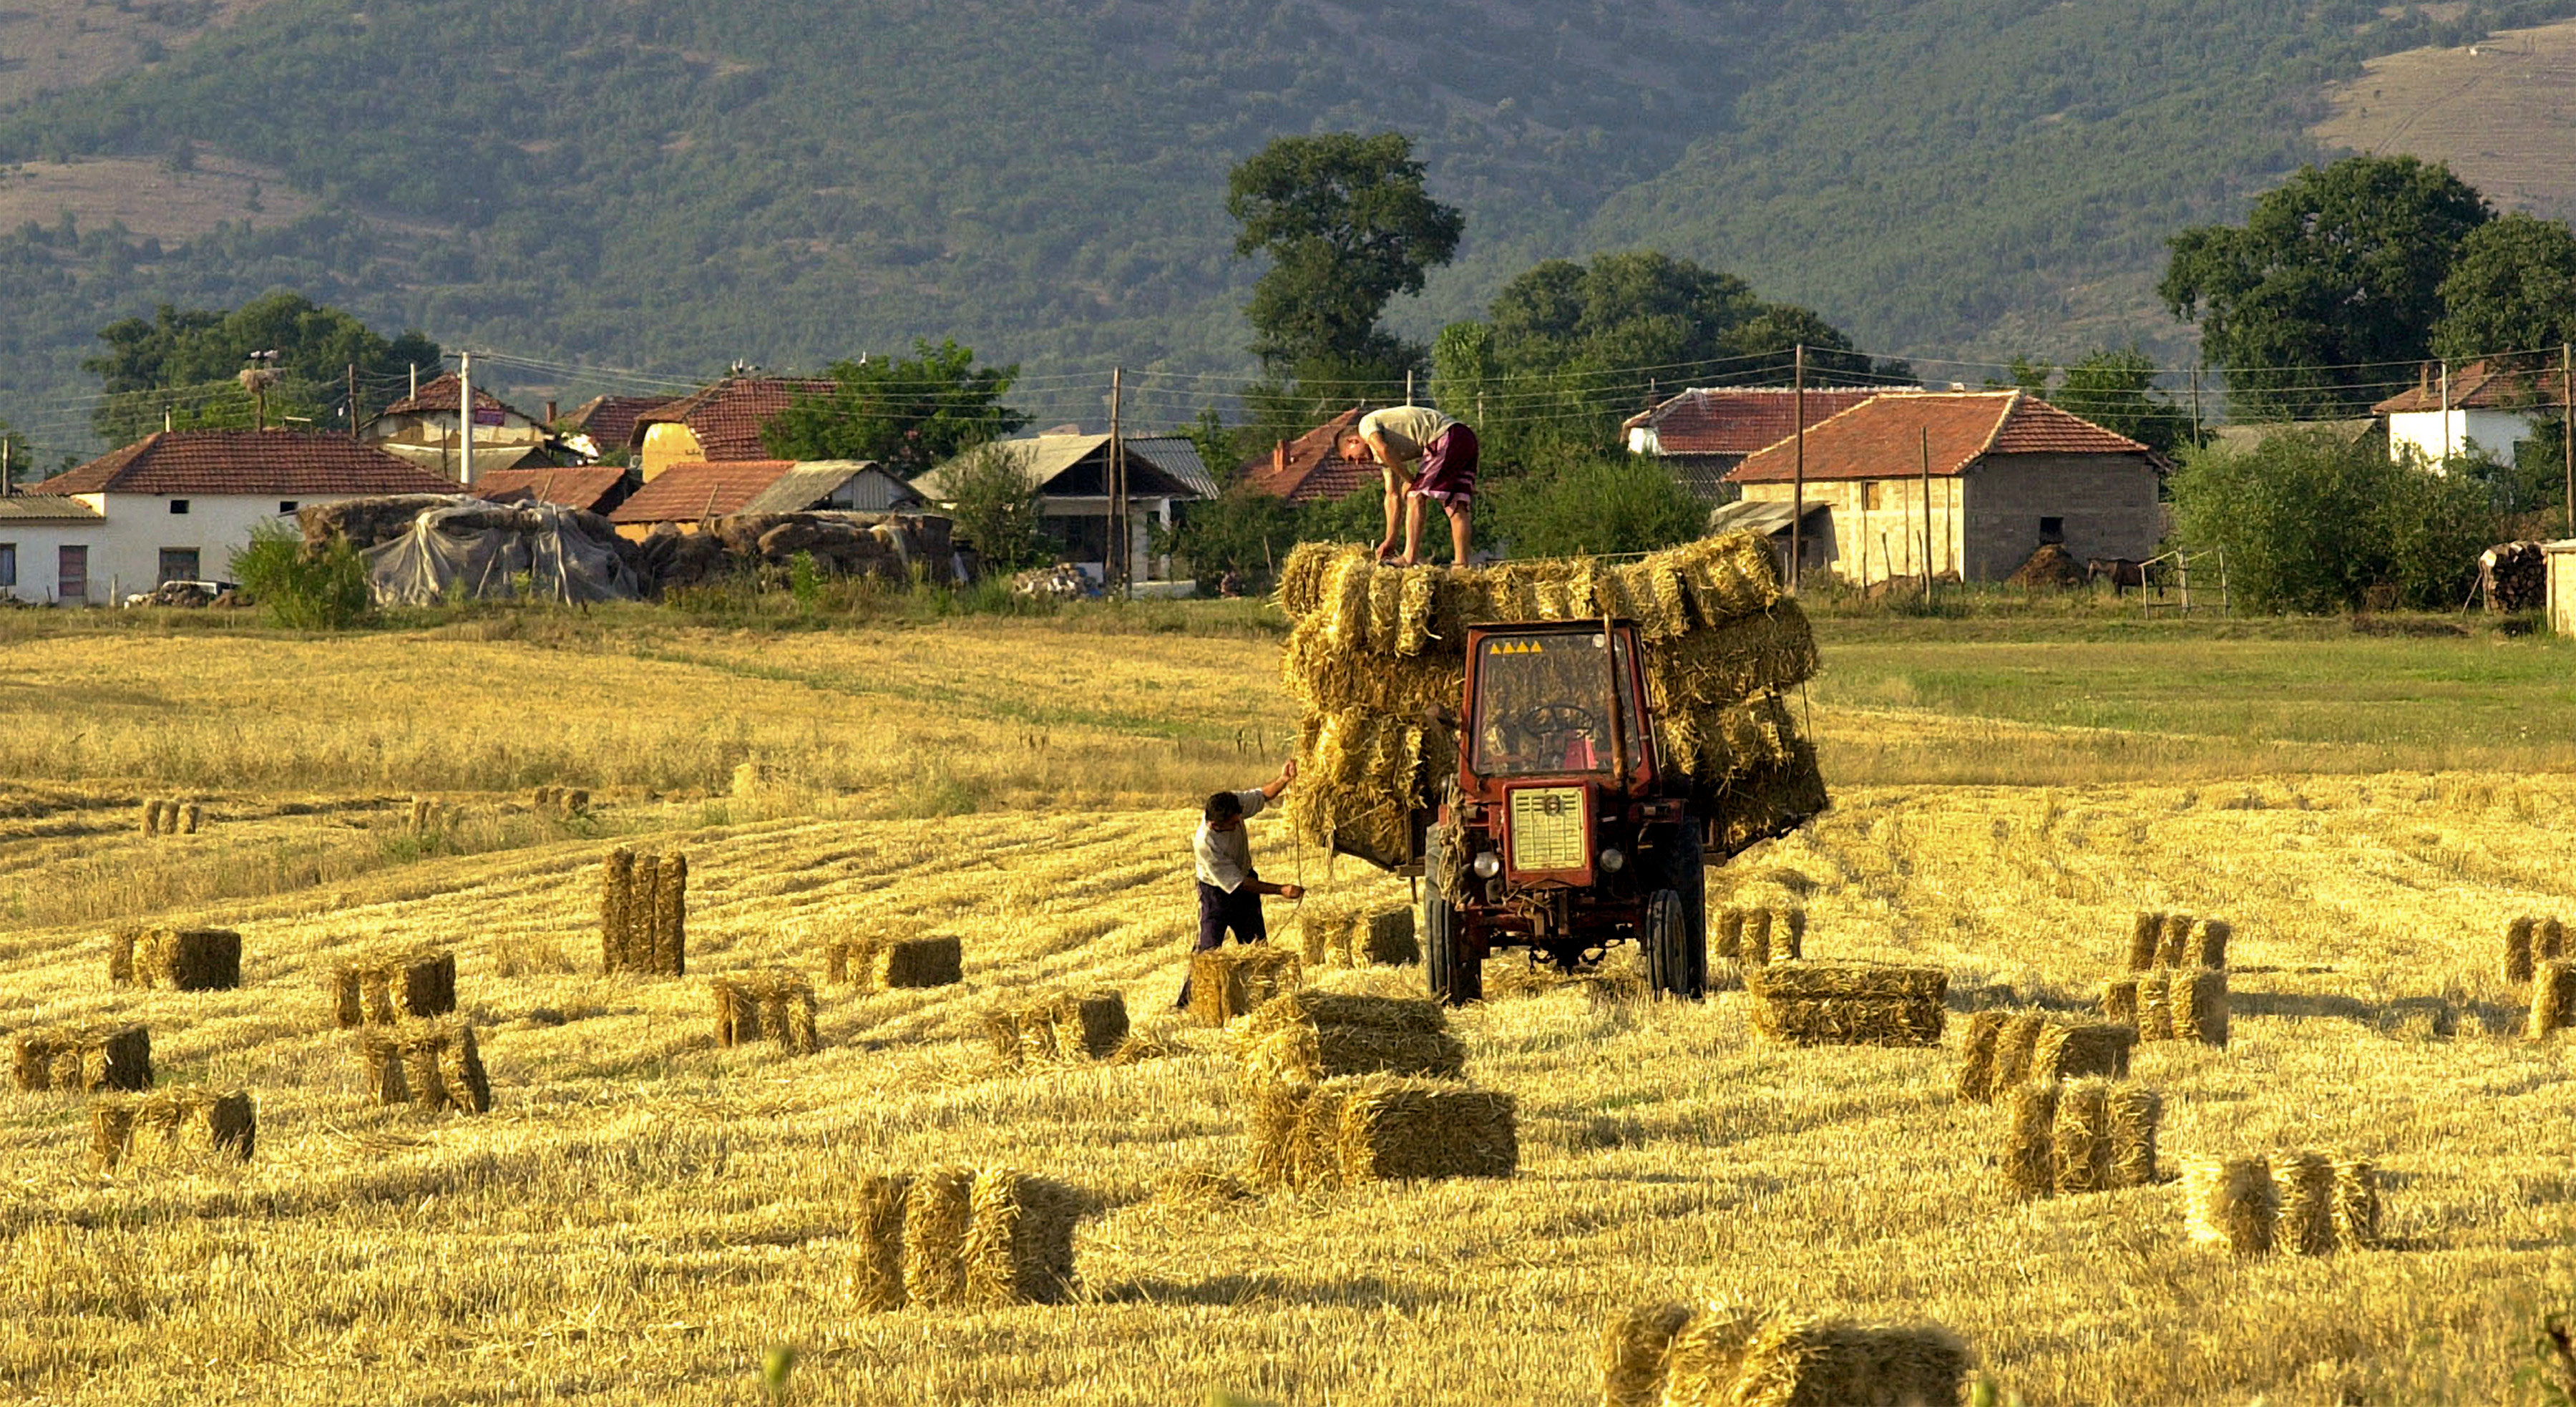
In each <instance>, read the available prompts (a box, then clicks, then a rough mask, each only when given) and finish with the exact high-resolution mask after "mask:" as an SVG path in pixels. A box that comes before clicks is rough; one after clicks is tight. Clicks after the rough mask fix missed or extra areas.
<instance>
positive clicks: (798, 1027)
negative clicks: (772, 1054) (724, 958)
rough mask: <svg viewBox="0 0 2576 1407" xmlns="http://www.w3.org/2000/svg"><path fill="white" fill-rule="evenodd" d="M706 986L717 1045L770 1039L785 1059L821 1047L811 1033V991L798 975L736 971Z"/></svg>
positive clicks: (812, 1017) (732, 1044)
mask: <svg viewBox="0 0 2576 1407" xmlns="http://www.w3.org/2000/svg"><path fill="white" fill-rule="evenodd" d="M707 985H708V986H709V987H710V988H712V989H713V990H714V992H715V998H716V1044H718V1045H720V1046H728V1047H730V1046H738V1045H742V1044H744V1043H745V1042H748V1041H757V1040H768V1041H774V1042H776V1043H777V1045H778V1047H779V1049H781V1050H783V1051H785V1052H787V1053H788V1054H789V1055H812V1054H813V1053H814V1052H815V1051H816V1050H818V1049H820V1048H821V1040H820V1038H819V1037H818V1036H817V1035H816V1034H815V1031H814V986H813V984H812V983H810V982H807V981H806V980H805V978H804V977H803V975H802V974H799V973H794V972H786V971H773V972H736V973H728V974H726V975H725V976H722V977H718V978H716V979H714V980H713V981H711V982H709V983H708V984H707Z"/></svg>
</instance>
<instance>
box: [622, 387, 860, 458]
mask: <svg viewBox="0 0 2576 1407" xmlns="http://www.w3.org/2000/svg"><path fill="white" fill-rule="evenodd" d="M839 385H840V383H838V382H836V381H833V380H832V379H830V378H829V377H822V378H804V379H797V380H789V379H786V378H783V377H776V376H728V377H726V378H725V379H724V380H722V381H719V382H717V383H715V384H714V385H712V386H708V387H704V388H702V389H700V390H697V391H693V392H691V393H690V394H688V395H686V396H683V397H681V398H680V399H678V400H676V401H673V402H671V403H670V404H669V405H666V406H663V407H662V408H660V409H659V410H648V411H645V412H644V413H643V414H641V415H638V416H636V417H635V428H634V430H633V431H632V432H630V434H629V436H628V438H627V443H628V444H629V445H631V446H634V447H637V448H641V447H642V445H643V442H644V431H645V429H646V428H647V427H649V426H653V425H662V424H668V423H671V422H674V421H676V422H678V423H680V424H683V425H686V426H688V427H689V430H690V432H691V433H693V434H695V435H696V436H697V437H698V448H699V449H700V450H701V451H703V452H704V453H705V455H706V457H707V459H708V460H709V461H710V462H716V461H726V460H746V459H758V458H760V457H761V456H763V455H765V454H767V453H769V449H768V447H767V446H765V445H763V444H762V443H761V442H760V427H762V426H763V425H766V424H768V423H769V418H770V417H771V416H774V415H776V414H778V412H780V411H782V410H785V409H787V407H788V406H789V405H790V404H792V403H793V402H794V401H795V400H796V398H797V397H798V396H800V395H802V396H828V395H830V394H831V393H832V392H833V391H835V390H837V389H839ZM656 482H659V480H656Z"/></svg>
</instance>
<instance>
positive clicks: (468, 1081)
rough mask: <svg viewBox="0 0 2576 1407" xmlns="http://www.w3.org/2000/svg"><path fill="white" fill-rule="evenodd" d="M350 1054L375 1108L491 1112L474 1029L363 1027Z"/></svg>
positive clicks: (420, 1023) (440, 1024) (413, 1023)
mask: <svg viewBox="0 0 2576 1407" xmlns="http://www.w3.org/2000/svg"><path fill="white" fill-rule="evenodd" d="M355 1049H356V1051H357V1054H358V1064H359V1071H360V1074H361V1075H362V1076H363V1077H364V1078H365V1080H366V1083H367V1090H368V1093H369V1095H370V1096H371V1097H373V1098H374V1100H375V1101H376V1102H377V1103H379V1104H410V1105H415V1106H417V1107H419V1108H422V1109H426V1110H431V1111H437V1110H441V1109H453V1110H456V1111H458V1112H459V1113H465V1114H485V1113H489V1112H491V1109H492V1082H491V1079H490V1077H489V1076H488V1075H486V1073H485V1072H484V1069H483V1055H482V1051H481V1049H480V1048H479V1046H478V1045H477V1043H476V1042H475V1039H474V1028H473V1027H472V1026H470V1025H468V1024H467V1023H465V1022H464V1021H461V1020H457V1019H454V1018H449V1017H442V1018H439V1019H437V1020H430V1021H424V1020H418V1019H406V1020H402V1021H397V1022H395V1023H393V1024H392V1025H390V1026H367V1027H364V1028H362V1029H360V1031H359V1032H358V1039H357V1043H356V1046H355Z"/></svg>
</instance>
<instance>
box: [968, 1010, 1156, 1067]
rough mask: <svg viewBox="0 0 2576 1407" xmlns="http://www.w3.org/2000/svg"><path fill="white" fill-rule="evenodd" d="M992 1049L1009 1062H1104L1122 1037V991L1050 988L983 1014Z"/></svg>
mask: <svg viewBox="0 0 2576 1407" xmlns="http://www.w3.org/2000/svg"><path fill="white" fill-rule="evenodd" d="M984 1035H985V1038H986V1039H988V1040H989V1041H991V1042H992V1045H993V1053H994V1054H995V1055H997V1056H999V1057H1001V1060H1002V1063H1004V1064H1006V1065H1011V1066H1025V1065H1048V1064H1056V1063H1061V1062H1070V1061H1079V1060H1105V1059H1107V1058H1108V1057H1109V1056H1110V1055H1111V1054H1112V1053H1114V1052H1115V1051H1117V1049H1118V1048H1119V1046H1121V1045H1122V1044H1124V1043H1125V1042H1126V1040H1127V997H1126V994H1125V993H1123V992H1054V993H1049V994H1047V995H1045V996H1042V997H1040V998H1039V999H1037V1000H1036V1001H1034V1002H1028V1003H1023V1004H1019V1005H1010V1006H995V1007H990V1008H987V1009H986V1010H985V1012H984Z"/></svg>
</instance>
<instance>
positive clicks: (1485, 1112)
mask: <svg viewBox="0 0 2576 1407" xmlns="http://www.w3.org/2000/svg"><path fill="white" fill-rule="evenodd" d="M1336 1087H1338V1088H1336ZM1317 1088H1318V1090H1319V1091H1320V1090H1335V1092H1336V1093H1337V1094H1338V1095H1339V1099H1338V1103H1339V1113H1340V1120H1339V1124H1340V1127H1339V1130H1338V1134H1337V1137H1336V1139H1335V1149H1336V1152H1337V1153H1338V1155H1339V1158H1338V1161H1339V1164H1340V1166H1339V1169H1338V1171H1339V1175H1340V1177H1341V1180H1343V1181H1345V1182H1394V1181H1402V1180H1408V1179H1414V1178H1441V1177H1510V1176H1512V1175H1513V1174H1514V1173H1515V1172H1517V1171H1519V1168H1520V1137H1519V1132H1518V1126H1517V1124H1516V1122H1515V1119H1514V1115H1513V1102H1512V1097H1511V1096H1510V1095H1508V1094H1505V1093H1503V1092H1501V1091H1499V1090H1483V1089H1476V1088H1473V1087H1471V1086H1468V1085H1463V1084H1456V1083H1452V1082H1448V1081H1436V1080H1421V1079H1405V1078H1399V1077H1396V1076H1392V1075H1364V1076H1360V1077H1357V1078H1356V1079H1352V1080H1347V1081H1343V1080H1336V1081H1331V1082H1329V1083H1327V1084H1325V1085H1320V1086H1318V1087H1317ZM1322 1103H1323V1101H1322V1100H1321V1099H1319V1100H1318V1101H1316V1102H1314V1103H1310V1105H1309V1108H1308V1111H1307V1117H1308V1119H1310V1120H1311V1119H1313V1118H1314V1117H1315V1109H1316V1107H1317V1106H1318V1105H1319V1104H1322Z"/></svg>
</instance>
